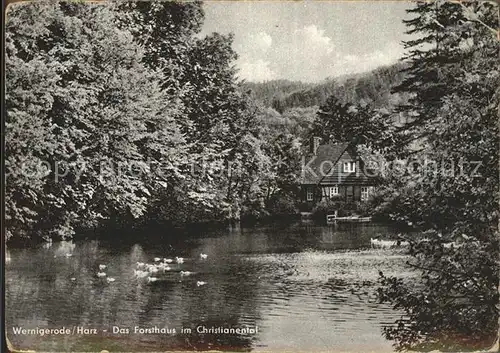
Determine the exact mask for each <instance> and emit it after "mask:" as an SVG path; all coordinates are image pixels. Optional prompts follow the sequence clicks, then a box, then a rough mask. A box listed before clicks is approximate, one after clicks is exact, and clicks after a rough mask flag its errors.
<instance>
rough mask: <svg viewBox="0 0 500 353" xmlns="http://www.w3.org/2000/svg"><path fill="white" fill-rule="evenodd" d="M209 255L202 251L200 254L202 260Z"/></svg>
mask: <svg viewBox="0 0 500 353" xmlns="http://www.w3.org/2000/svg"><path fill="white" fill-rule="evenodd" d="M207 257H208V255H207V254H203V253H201V254H200V258H201V259H202V260H205V259H206V258H207Z"/></svg>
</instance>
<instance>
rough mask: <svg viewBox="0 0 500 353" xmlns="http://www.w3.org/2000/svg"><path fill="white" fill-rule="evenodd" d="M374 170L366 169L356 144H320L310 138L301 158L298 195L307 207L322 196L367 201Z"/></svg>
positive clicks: (373, 181)
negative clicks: (299, 192) (299, 190)
mask: <svg viewBox="0 0 500 353" xmlns="http://www.w3.org/2000/svg"><path fill="white" fill-rule="evenodd" d="M375 174H376V173H375V172H374V171H373V170H368V169H367V168H365V164H364V163H363V161H362V160H361V159H360V158H359V157H358V156H357V154H356V151H355V147H352V146H350V145H349V144H348V143H327V144H321V138H318V137H312V138H311V141H310V146H309V151H308V153H307V154H306V155H305V156H304V157H303V159H302V171H301V178H300V179H301V181H300V184H301V198H302V201H304V202H306V203H307V204H308V206H310V207H312V206H314V204H315V203H317V202H318V201H320V200H324V199H335V200H338V201H345V202H354V201H365V200H368V198H369V196H370V194H371V193H372V192H373V187H374V186H375V185H376V181H377V178H376V175H375Z"/></svg>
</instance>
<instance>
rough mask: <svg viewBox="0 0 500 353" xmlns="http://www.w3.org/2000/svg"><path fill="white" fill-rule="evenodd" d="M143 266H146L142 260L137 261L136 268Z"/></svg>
mask: <svg viewBox="0 0 500 353" xmlns="http://www.w3.org/2000/svg"><path fill="white" fill-rule="evenodd" d="M144 266H146V264H145V263H144V262H137V268H141V267H144Z"/></svg>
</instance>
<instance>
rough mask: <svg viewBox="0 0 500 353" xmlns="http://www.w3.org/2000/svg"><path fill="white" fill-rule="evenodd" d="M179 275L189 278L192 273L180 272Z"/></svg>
mask: <svg viewBox="0 0 500 353" xmlns="http://www.w3.org/2000/svg"><path fill="white" fill-rule="evenodd" d="M179 273H180V274H181V276H189V275H191V274H192V272H189V271H181V272H179Z"/></svg>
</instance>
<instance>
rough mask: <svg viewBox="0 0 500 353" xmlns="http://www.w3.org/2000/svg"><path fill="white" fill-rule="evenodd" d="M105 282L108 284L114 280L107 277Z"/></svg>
mask: <svg viewBox="0 0 500 353" xmlns="http://www.w3.org/2000/svg"><path fill="white" fill-rule="evenodd" d="M106 281H108V283H110V282H114V281H116V280H115V279H114V278H113V277H108V278H106Z"/></svg>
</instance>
